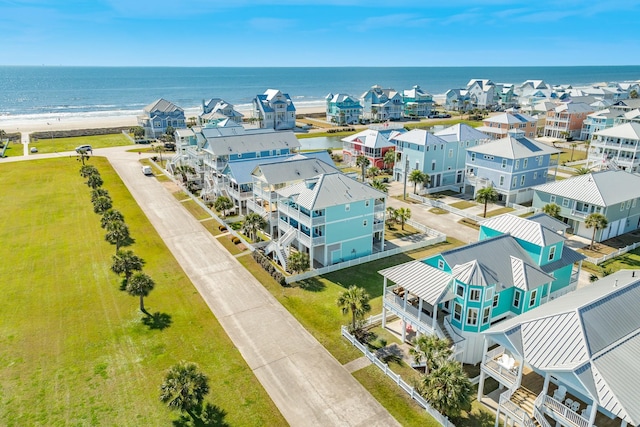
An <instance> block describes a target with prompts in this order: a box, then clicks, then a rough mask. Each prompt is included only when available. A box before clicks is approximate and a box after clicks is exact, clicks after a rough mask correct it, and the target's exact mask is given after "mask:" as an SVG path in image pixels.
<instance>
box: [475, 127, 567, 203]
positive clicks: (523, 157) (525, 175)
mask: <svg viewBox="0 0 640 427" xmlns="http://www.w3.org/2000/svg"><path fill="white" fill-rule="evenodd" d="M559 155H560V150H558V149H556V148H554V147H551V146H549V145H546V144H543V143H541V142H537V141H535V140H533V139H530V138H527V137H525V136H524V133H522V132H520V131H518V130H517V129H513V130H510V131H509V134H508V135H507V137H506V138H503V139H499V140H496V141H493V142H489V143H487V144H483V145H478V146H476V147H469V148H467V154H466V170H467V172H466V176H465V185H466V186H467V191H473V194H474V197H475V195H476V194H477V192H478V190H480V189H482V188H485V187H493V188H494V189H495V190H496V192H497V193H498V200H500V201H503V202H505V203H507V204H510V203H524V202H529V201H531V199H532V197H533V191H532V189H531V188H532V187H533V186H535V185H539V184H542V183H545V182H547V173H548V171H549V168H550V167H552V166H554V165H555V166H556V167H557V165H558V157H559ZM552 156H554V157H553V158H552Z"/></svg>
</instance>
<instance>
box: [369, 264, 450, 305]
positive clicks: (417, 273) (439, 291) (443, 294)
mask: <svg viewBox="0 0 640 427" xmlns="http://www.w3.org/2000/svg"><path fill="white" fill-rule="evenodd" d="M378 273H380V274H381V275H382V276H383V277H386V278H387V279H389V280H391V281H392V282H393V283H395V284H396V285H398V286H402V287H403V288H404V289H406V290H407V291H409V292H410V293H411V294H413V295H416V296H418V297H419V298H420V299H423V300H424V301H426V302H427V303H428V304H431V305H435V304H438V303H440V302H444V301H447V300H449V299H451V298H452V297H453V295H452V294H451V293H450V292H447V291H448V290H449V284H450V283H451V275H450V274H449V273H446V272H444V271H442V270H438V269H437V268H434V267H431V266H430V265H428V264H426V263H425V262H423V261H419V260H416V261H410V262H407V263H404V264H400V265H396V266H394V267H389V268H385V269H384V270H380V271H378Z"/></svg>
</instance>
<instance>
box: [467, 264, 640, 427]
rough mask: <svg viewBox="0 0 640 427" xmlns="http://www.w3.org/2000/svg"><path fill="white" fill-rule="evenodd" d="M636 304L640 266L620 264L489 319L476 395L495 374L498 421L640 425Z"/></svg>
mask: <svg viewBox="0 0 640 427" xmlns="http://www.w3.org/2000/svg"><path fill="white" fill-rule="evenodd" d="M638 304H640V271H638V270H621V271H618V272H617V273H614V274H612V275H609V276H607V277H604V278H602V279H600V280H598V281H597V282H595V283H594V284H591V285H589V286H586V287H584V288H581V289H579V290H577V291H575V292H572V293H571V294H569V295H565V296H562V297H560V298H558V299H556V300H554V301H550V302H549V303H547V304H544V305H542V306H540V307H537V308H535V309H533V310H530V311H528V312H526V313H523V314H521V315H519V316H517V317H514V318H512V319H508V320H506V321H504V322H501V323H498V324H496V325H494V326H492V327H491V328H490V329H489V330H487V331H485V332H484V336H485V338H486V341H485V344H484V350H483V352H484V357H483V361H482V364H481V374H480V383H479V386H478V400H482V399H483V397H484V383H485V379H486V378H488V377H490V378H493V379H495V380H496V381H498V382H499V383H500V385H501V386H503V387H504V389H503V390H504V392H502V394H501V395H500V397H499V399H498V400H499V402H498V404H499V406H498V411H497V414H496V423H497V422H498V420H499V419H500V415H502V416H503V417H504V418H505V420H504V423H505V425H509V424H510V423H517V425H543V426H545V425H546V426H548V425H551V420H553V421H554V422H557V423H559V425H563V426H577V427H593V426H595V425H598V426H602V425H606V426H617V425H619V426H623V427H624V426H626V425H633V426H637V425H639V423H640V405H638V384H640V367H639V366H638V363H637V355H638V353H639V352H640V316H637V307H638ZM489 348H491V350H489ZM525 372H526V374H525ZM516 420H517V421H516ZM520 423H523V424H520ZM536 423H538V424H536Z"/></svg>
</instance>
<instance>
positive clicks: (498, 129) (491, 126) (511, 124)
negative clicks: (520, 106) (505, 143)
mask: <svg viewBox="0 0 640 427" xmlns="http://www.w3.org/2000/svg"><path fill="white" fill-rule="evenodd" d="M537 123H538V119H536V118H535V117H532V116H529V115H527V114H523V113H502V114H497V115H495V116H491V117H487V118H486V119H484V120H482V126H480V127H478V128H476V129H477V130H479V131H480V132H483V133H485V134H487V135H488V136H489V137H490V138H491V139H500V138H504V137H506V136H507V133H508V132H509V131H510V130H512V129H517V130H520V131H522V132H523V133H524V136H526V137H528V138H535V136H536V128H537Z"/></svg>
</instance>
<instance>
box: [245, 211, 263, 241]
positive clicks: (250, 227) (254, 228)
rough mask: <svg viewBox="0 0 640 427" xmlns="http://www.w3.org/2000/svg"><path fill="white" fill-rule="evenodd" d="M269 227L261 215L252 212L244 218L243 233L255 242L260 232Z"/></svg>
mask: <svg viewBox="0 0 640 427" xmlns="http://www.w3.org/2000/svg"><path fill="white" fill-rule="evenodd" d="M266 225H267V221H265V219H264V218H262V217H261V216H260V215H259V214H257V213H255V212H251V213H250V214H249V215H247V216H246V217H245V218H244V223H243V224H242V231H243V232H244V233H245V234H247V235H248V236H249V238H250V239H251V241H253V242H255V241H256V237H257V234H258V230H262V229H263V228H264V227H265V226H266Z"/></svg>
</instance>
